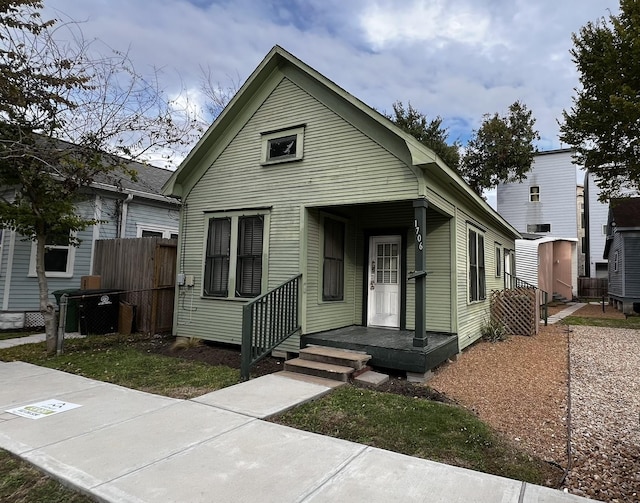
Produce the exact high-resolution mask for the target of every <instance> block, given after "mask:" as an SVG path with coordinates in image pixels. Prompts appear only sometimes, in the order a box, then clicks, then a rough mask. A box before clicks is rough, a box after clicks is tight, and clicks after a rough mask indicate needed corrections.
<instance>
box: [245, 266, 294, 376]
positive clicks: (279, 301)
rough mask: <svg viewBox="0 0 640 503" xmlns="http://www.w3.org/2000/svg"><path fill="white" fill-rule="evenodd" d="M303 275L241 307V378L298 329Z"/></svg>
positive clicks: (247, 374)
mask: <svg viewBox="0 0 640 503" xmlns="http://www.w3.org/2000/svg"><path fill="white" fill-rule="evenodd" d="M301 278H302V274H298V275H297V276H295V277H293V278H291V279H289V280H287V281H286V282H284V283H283V284H281V285H280V286H278V287H276V288H274V289H272V290H269V291H268V292H267V293H265V294H263V295H260V296H259V297H256V298H255V299H253V300H251V301H250V302H248V303H247V304H245V305H244V306H243V308H242V362H241V370H240V372H241V376H242V379H243V380H245V381H246V380H247V379H249V373H250V371H251V367H252V366H253V365H255V364H256V363H257V362H259V361H260V360H261V359H262V358H264V357H265V356H267V355H268V354H270V353H271V351H272V350H273V349H275V348H276V347H277V346H279V345H280V344H282V343H283V342H284V341H285V340H287V339H288V338H289V337H291V336H292V335H293V334H295V333H296V332H298V331H299V330H300V314H299V304H300V301H299V297H300V279H301Z"/></svg>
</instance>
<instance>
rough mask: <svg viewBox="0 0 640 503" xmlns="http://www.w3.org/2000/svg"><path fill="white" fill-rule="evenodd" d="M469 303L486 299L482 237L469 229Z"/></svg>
mask: <svg viewBox="0 0 640 503" xmlns="http://www.w3.org/2000/svg"><path fill="white" fill-rule="evenodd" d="M468 261H469V302H476V301H479V300H484V299H485V298H486V290H487V288H486V277H485V265H484V235H482V234H481V233H479V232H477V231H475V230H473V229H469V255H468Z"/></svg>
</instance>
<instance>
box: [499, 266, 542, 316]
mask: <svg viewBox="0 0 640 503" xmlns="http://www.w3.org/2000/svg"><path fill="white" fill-rule="evenodd" d="M504 287H505V288H509V289H513V288H532V289H534V290H539V291H540V294H541V295H540V311H541V313H542V319H543V320H544V324H545V326H546V325H547V320H548V318H549V309H548V307H549V294H548V293H547V292H545V291H544V290H542V289H541V288H538V287H537V286H535V285H533V284H531V283H529V282H527V281H525V280H523V279H520V278H518V277H517V276H514V275H513V274H509V273H508V272H505V273H504Z"/></svg>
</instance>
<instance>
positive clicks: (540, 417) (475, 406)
mask: <svg viewBox="0 0 640 503" xmlns="http://www.w3.org/2000/svg"><path fill="white" fill-rule="evenodd" d="M576 315H578V316H583V317H597V318H603V317H604V318H620V319H623V318H624V316H623V315H621V314H620V313H618V312H617V311H615V310H614V309H613V308H611V307H609V306H607V309H606V312H605V313H603V312H602V308H601V306H593V305H590V306H586V307H584V308H582V309H581V310H580V311H578V312H577V313H576ZM568 348H569V349H570V350H569V351H568ZM568 353H569V354H568ZM569 359H570V362H571V367H570V368H571V377H570V384H569V378H568V376H569V374H568V369H569V366H568V362H569ZM429 386H431V387H433V388H434V389H435V390H437V391H438V392H440V393H442V394H444V395H445V396H447V397H449V398H451V399H453V400H455V401H457V402H458V403H461V404H462V405H464V406H466V407H468V408H469V409H471V410H473V411H475V412H476V413H477V414H478V416H479V417H480V418H481V419H483V420H484V421H486V422H487V423H489V424H491V425H492V426H493V427H494V428H496V429H497V430H499V431H500V432H502V433H503V434H504V435H506V436H507V437H508V438H510V439H511V440H512V441H514V442H517V443H518V444H519V445H520V446H521V447H523V448H524V449H526V450H527V451H529V452H530V453H531V454H534V455H536V456H539V457H541V458H542V459H545V460H547V461H549V462H552V463H555V464H559V465H560V466H562V467H563V468H569V470H568V472H567V477H566V479H565V481H564V486H563V487H564V488H566V489H567V490H569V492H571V493H574V494H579V495H582V496H587V497H590V498H594V499H598V500H602V501H608V502H631V501H640V422H639V421H640V331H638V330H630V329H619V328H601V327H589V326H572V327H566V326H564V325H551V326H548V327H541V330H540V334H538V335H537V336H534V337H523V336H514V337H511V338H509V340H507V341H504V342H499V343H493V344H491V343H487V342H479V343H477V344H474V345H473V346H471V347H470V348H467V349H465V350H464V351H463V353H462V354H460V355H459V357H458V360H457V361H456V362H452V363H448V364H446V365H443V366H442V367H440V368H439V369H437V370H436V372H435V376H434V378H433V379H432V380H430V381H429ZM569 389H571V399H570V405H571V407H570V411H571V412H570V417H569V424H570V430H571V462H570V463H569V462H568V457H567V443H568V442H567V431H568V428H567V418H568V416H567V405H568V401H567V395H568V390H569Z"/></svg>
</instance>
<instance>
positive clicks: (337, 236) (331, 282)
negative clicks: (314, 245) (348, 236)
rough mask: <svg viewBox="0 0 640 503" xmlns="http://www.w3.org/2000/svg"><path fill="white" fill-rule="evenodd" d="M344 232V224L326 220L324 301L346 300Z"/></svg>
mask: <svg viewBox="0 0 640 503" xmlns="http://www.w3.org/2000/svg"><path fill="white" fill-rule="evenodd" d="M344 230H345V226H344V223H343V222H340V221H338V220H333V219H331V218H325V220H324V263H323V271H322V300H343V298H344Z"/></svg>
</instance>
